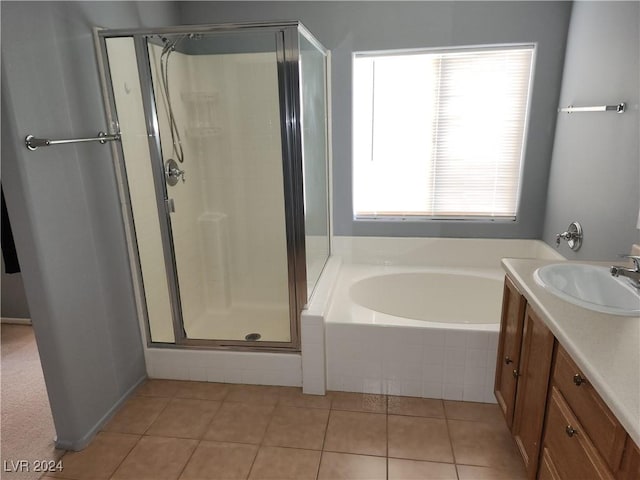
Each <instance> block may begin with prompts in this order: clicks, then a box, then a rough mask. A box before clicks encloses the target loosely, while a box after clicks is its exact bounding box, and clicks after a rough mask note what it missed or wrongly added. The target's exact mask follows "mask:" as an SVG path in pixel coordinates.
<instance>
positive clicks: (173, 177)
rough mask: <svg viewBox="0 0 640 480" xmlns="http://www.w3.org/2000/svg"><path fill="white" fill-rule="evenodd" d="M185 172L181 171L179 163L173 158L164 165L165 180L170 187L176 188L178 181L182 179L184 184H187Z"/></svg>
mask: <svg viewBox="0 0 640 480" xmlns="http://www.w3.org/2000/svg"><path fill="white" fill-rule="evenodd" d="M184 174H185V172H184V170H180V167H179V166H178V162H176V161H175V160H174V159H173V158H170V159H169V160H167V161H166V163H165V164H164V178H165V180H166V181H167V184H168V185H169V186H170V187H173V186H175V185H176V184H177V183H178V179H180V178H182V183H184V182H185V177H184Z"/></svg>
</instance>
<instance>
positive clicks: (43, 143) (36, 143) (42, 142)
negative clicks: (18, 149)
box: [24, 132, 121, 151]
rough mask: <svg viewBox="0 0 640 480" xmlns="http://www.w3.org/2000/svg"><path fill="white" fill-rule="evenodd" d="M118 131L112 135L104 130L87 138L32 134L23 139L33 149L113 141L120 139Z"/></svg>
mask: <svg viewBox="0 0 640 480" xmlns="http://www.w3.org/2000/svg"><path fill="white" fill-rule="evenodd" d="M120 138H121V137H120V133H116V134H114V135H107V134H106V133H104V132H98V136H97V137H89V138H68V139H64V140H50V139H48V138H36V137H34V136H33V135H27V136H26V137H25V139H24V144H25V145H26V147H27V148H28V149H29V150H31V151H33V150H36V149H37V148H38V147H48V146H50V145H64V144H66V143H85V142H100V143H101V144H103V145H104V144H105V143H107V142H113V141H116V140H120Z"/></svg>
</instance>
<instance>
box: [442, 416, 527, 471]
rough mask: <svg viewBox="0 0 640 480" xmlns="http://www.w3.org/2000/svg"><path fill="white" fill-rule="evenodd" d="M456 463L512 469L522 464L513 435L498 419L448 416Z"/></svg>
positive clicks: (516, 469)
mask: <svg viewBox="0 0 640 480" xmlns="http://www.w3.org/2000/svg"><path fill="white" fill-rule="evenodd" d="M448 422H449V433H450V435H451V443H452V445H453V452H454V454H455V458H456V463H458V464H464V465H476V466H484V467H493V468H497V469H502V470H515V471H518V469H519V468H520V467H521V466H522V459H521V458H520V454H519V453H518V451H517V449H516V446H515V443H514V441H513V438H512V437H511V434H510V433H509V430H508V429H507V427H506V426H505V425H500V424H499V423H483V422H465V421H461V420H449V421H448Z"/></svg>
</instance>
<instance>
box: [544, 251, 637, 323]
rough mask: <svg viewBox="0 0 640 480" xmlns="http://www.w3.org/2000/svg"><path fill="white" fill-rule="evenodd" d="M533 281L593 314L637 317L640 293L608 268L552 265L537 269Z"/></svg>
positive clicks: (583, 265) (573, 264)
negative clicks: (594, 312) (591, 311)
mask: <svg viewBox="0 0 640 480" xmlns="http://www.w3.org/2000/svg"><path fill="white" fill-rule="evenodd" d="M533 277H534V278H535V280H536V282H537V283H538V284H539V285H541V286H543V287H544V288H546V289H547V290H549V292H551V293H553V294H554V295H556V296H557V297H560V298H561V299H563V300H565V301H567V302H570V303H573V304H574V305H578V306H580V307H583V308H587V309H589V310H595V311H596V312H601V313H609V314H612V315H625V316H640V292H639V291H638V290H637V289H636V288H635V287H633V286H632V285H631V284H630V283H629V281H628V280H627V279H626V278H616V277H614V276H612V275H611V273H609V269H608V268H607V267H600V266H596V265H585V264H581V263H554V264H551V265H546V266H544V267H540V268H538V269H537V270H536V271H535V272H534V274H533Z"/></svg>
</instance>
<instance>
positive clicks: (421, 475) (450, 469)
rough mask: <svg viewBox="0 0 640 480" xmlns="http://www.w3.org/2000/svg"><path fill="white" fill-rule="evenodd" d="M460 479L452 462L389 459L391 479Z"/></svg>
mask: <svg viewBox="0 0 640 480" xmlns="http://www.w3.org/2000/svg"><path fill="white" fill-rule="evenodd" d="M425 479H428V480H458V476H457V475H456V466H455V465H454V464H452V463H437V462H421V461H418V460H402V459H399V458H390V459H389V480H425Z"/></svg>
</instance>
